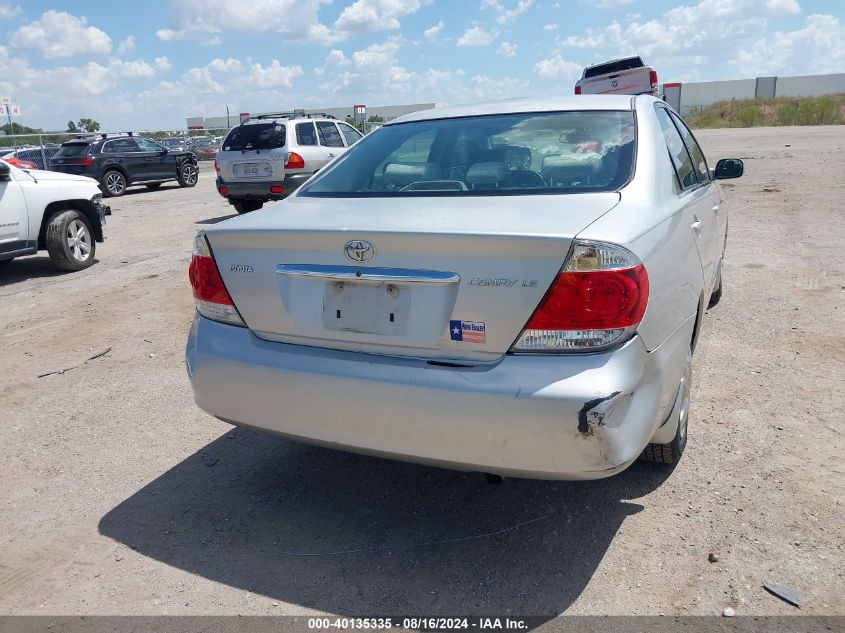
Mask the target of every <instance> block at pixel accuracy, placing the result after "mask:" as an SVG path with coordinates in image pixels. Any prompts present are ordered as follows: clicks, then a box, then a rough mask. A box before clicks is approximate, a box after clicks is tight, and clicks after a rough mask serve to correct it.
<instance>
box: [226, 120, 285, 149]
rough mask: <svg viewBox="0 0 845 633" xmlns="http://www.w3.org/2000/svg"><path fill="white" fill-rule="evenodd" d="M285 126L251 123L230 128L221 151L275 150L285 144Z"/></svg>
mask: <svg viewBox="0 0 845 633" xmlns="http://www.w3.org/2000/svg"><path fill="white" fill-rule="evenodd" d="M286 140H287V139H286V134H285V126H284V125H283V124H280V123H252V124H250V125H239V126H238V127H236V128H232V130H231V131H230V132H229V135H228V136H227V137H226V140H225V141H223V150H224V151H227V152H228V151H232V152H241V151H244V150H251V149H258V150H261V149H277V148H279V147H284V146H285V142H286Z"/></svg>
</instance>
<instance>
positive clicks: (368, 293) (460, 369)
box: [186, 95, 743, 479]
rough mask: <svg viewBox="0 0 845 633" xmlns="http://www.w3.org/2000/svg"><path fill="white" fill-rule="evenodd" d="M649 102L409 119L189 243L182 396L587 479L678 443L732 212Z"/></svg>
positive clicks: (241, 412) (517, 472)
mask: <svg viewBox="0 0 845 633" xmlns="http://www.w3.org/2000/svg"><path fill="white" fill-rule="evenodd" d="M742 170H743V165H742V162H741V161H739V160H736V159H723V160H720V161H719V162H718V163H717V164H716V165H715V169H710V167H709V166H708V163H707V161H706V159H705V157H704V154H703V153H702V151H701V148H700V147H699V145H698V143H697V142H696V140H695V137H694V136H693V134H692V133H691V132H690V130H689V129H688V128H687V126H686V125H685V124H684V122H683V121H682V120H681V118H680V117H679V116H678V115H677V114H676V113H675V112H674V111H673V110H672V109H671V108H670V107H669V106H667V105H666V104H665V103H664V102H662V101H660V100H658V99H655V98H653V97H651V96H645V95H641V96H636V97H631V96H621V95H620V96H598V95H597V96H581V97H571V98H561V99H548V100H542V101H529V100H519V101H503V102H496V103H487V104H481V105H474V106H465V107H448V108H437V109H433V110H427V111H423V112H417V113H414V114H410V115H407V116H405V117H402V118H400V119H397V120H395V121H392V122H390V123H388V124H387V125H384V126H383V127H381V128H380V129H378V130H376V131H375V132H373V133H372V134H370V135H368V136H366V137H365V138H364V139H362V140H361V141H360V142H359V143H357V144H356V145H355V146H354V147H353V148H351V149H350V150H349V151H348V152H347V153H346V154H344V155H343V156H342V157H340V158H338V159H336V160H335V161H334V162H332V163H330V164H329V166H328V167H326V168H325V169H323V170H322V171H320V172H319V174H317V175H316V176H315V177H313V178H312V179H311V180H310V181H309V182H308V183H307V184H306V185H304V186H303V187H302V188H301V189H300V190H299V191H298V192H297V193H296V194H295V195H293V196H291V197H289V198H288V199H286V200H285V201H284V202H281V203H279V204H277V205H275V206H273V207H270V208H266V209H264V210H262V211H259V212H257V213H252V214H249V215H247V216H243V217H239V218H234V219H231V220H228V221H226V222H222V223H220V224H217V225H215V226H213V227H210V228H208V229H206V230H205V231H204V232H202V233H200V234H199V235H198V236H197V238H196V242H195V246H194V253H193V258H192V261H191V267H190V278H191V284H192V286H193V293H194V297H195V298H196V305H197V313H196V318H195V320H194V324H193V327H192V328H191V331H190V335H189V338H188V344H187V350H186V360H187V367H188V374H189V376H190V379H191V384H192V386H193V390H194V395H195V398H196V401H197V404H198V405H199V406H200V407H201V408H202V409H204V410H205V411H207V412H208V413H210V414H212V415H213V416H215V417H217V418H220V419H221V420H225V421H227V422H231V423H232V424H238V425H244V426H249V427H255V428H259V429H263V430H267V431H271V432H275V433H279V434H281V435H284V436H286V437H289V438H291V439H294V440H299V441H303V442H309V443H314V444H320V445H323V446H328V447H333V448H339V449H344V450H349V451H355V452H360V453H366V454H372V455H380V456H384V457H389V458H394V459H401V460H408V461H414V462H420V463H426V464H432V465H437V466H442V467H446V468H454V469H460V470H472V471H481V472H487V473H494V474H499V475H504V476H516V477H531V478H543V479H595V478H599V477H607V476H609V475H612V474H614V473H617V472H619V471H621V470H623V469H624V468H626V467H627V466H628V465H630V464H631V463H632V462H633V461H634V460H636V459H637V458H638V457H640V456H642V457H644V458H645V459H649V460H652V461H658V462H663V463H668V464H674V463H676V462H677V461H678V459H679V458H680V457H681V454H682V453H683V451H684V447H685V445H686V442H687V420H688V416H687V412H688V410H689V398H690V384H691V377H692V363H693V355H694V352H695V347H696V340H697V338H698V334H699V332H700V331H701V327H700V325H701V319H702V318H703V316H704V312H705V309H706V308H707V307H708V305H709V304H714V303H715V302H716V301H718V299H719V296H720V295H721V292H722V260H723V257H724V248H725V237H726V232H727V226H728V217H727V216H728V213H727V209H726V208H725V204H724V202H723V200H722V196H721V193H720V189H719V186H718V184H717V182H718V180H719V179H723V178H736V177H738V176H740V175H742Z"/></svg>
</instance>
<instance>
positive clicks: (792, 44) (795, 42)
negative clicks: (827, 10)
mask: <svg viewBox="0 0 845 633" xmlns="http://www.w3.org/2000/svg"><path fill="white" fill-rule="evenodd" d="M731 63H732V64H733V65H735V66H736V68H737V71H738V74H742V76H748V77H753V76H755V75H761V74H762V75H765V74H791V73H806V72H812V73H814V74H815V73H819V74H821V73H836V72H842V69H843V68H845V25H842V24H840V23H839V19H838V18H835V17H834V16H832V15H810V16H808V17H807V19H806V21H805V23H804V26H803V27H802V28H800V29H797V30H795V31H789V32H786V33H784V32H781V31H778V32H776V33H774V34H773V35H772V36H771V37H770V38H765V37H763V38H760V39H758V40H756V41H755V42H754V43H753V44H752V45H751V46H750V47H744V48H742V49H741V50H740V51H739V52H738V53H737V55H736V57H735V58H734V59H733V60H732V62H731Z"/></svg>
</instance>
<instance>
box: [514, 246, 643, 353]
mask: <svg viewBox="0 0 845 633" xmlns="http://www.w3.org/2000/svg"><path fill="white" fill-rule="evenodd" d="M647 303H648V274H646V270H645V268H644V267H643V265H642V263H641V262H640V260H639V259H637V257H636V256H635V255H634V254H633V253H631V252H630V251H628V250H627V249H625V248H622V247H621V246H617V245H615V244H605V243H601V242H586V241H578V242H575V244H574V245H573V248H572V253H571V254H570V256H569V258H568V259H567V261H566V263H565V264H564V266H563V268H562V269H561V271H560V272H559V273H558V274H557V277H555V279H554V281H553V282H552V285H551V287H550V288H549V290H548V291H547V292H546V295H545V296H544V297H543V300H542V301H541V302H540V305H538V306H537V309H536V310H534V314H533V315H531V318H530V319H529V320H528V323H527V324H526V325H525V329H524V330H523V331H522V334H521V335H520V336H519V338H518V339H517V341H516V343H514V345H513V347H512V348H511V351H513V352H534V353H548V352H576V351H594V350H597V349H602V348H606V347H609V346H611V345H614V344H617V343H619V342H621V341H622V340H624V339H626V338H628V337H629V336H630V335H631V334H633V332H634V330H635V329H636V327H637V325H639V323H640V321H641V320H642V318H643V314H645V309H646V304H647Z"/></svg>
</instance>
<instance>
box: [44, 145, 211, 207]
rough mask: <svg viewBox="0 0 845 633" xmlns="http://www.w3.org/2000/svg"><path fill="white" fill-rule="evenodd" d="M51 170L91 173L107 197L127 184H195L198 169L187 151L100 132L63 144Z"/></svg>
mask: <svg viewBox="0 0 845 633" xmlns="http://www.w3.org/2000/svg"><path fill="white" fill-rule="evenodd" d="M50 169H51V170H52V171H61V172H64V173H66V174H78V175H80V176H90V177H91V178H94V179H95V180H97V181H98V182H99V183H100V189H101V190H102V191H103V195H104V196H106V197H112V196H122V195H123V194H124V193H125V192H126V188H127V187H131V186H133V185H146V186H147V187H148V188H150V189H155V188H157V187H159V186H160V185H161V183H163V182H167V181H169V180H176V181H178V182H179V186H180V187H193V186H194V185H195V184H197V179H198V177H199V168H198V167H197V159H196V157H195V156H194V155H193V153H192V152H190V151H173V150H169V149H167V148H166V147H164V146H162V145H159V144H158V143H156V142H154V141H151V140H150V139H147V138H141V137H138V136H132V135H131V134H127V135H118V136H115V135H105V134H104V135H102V136H99V137H96V138H84V139H76V140H73V141H68V142H67V143H63V144H62V146H61V147H60V148H59V151H58V152H56V153H55V154H54V155H53V157H52V158H51V159H50Z"/></svg>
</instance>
